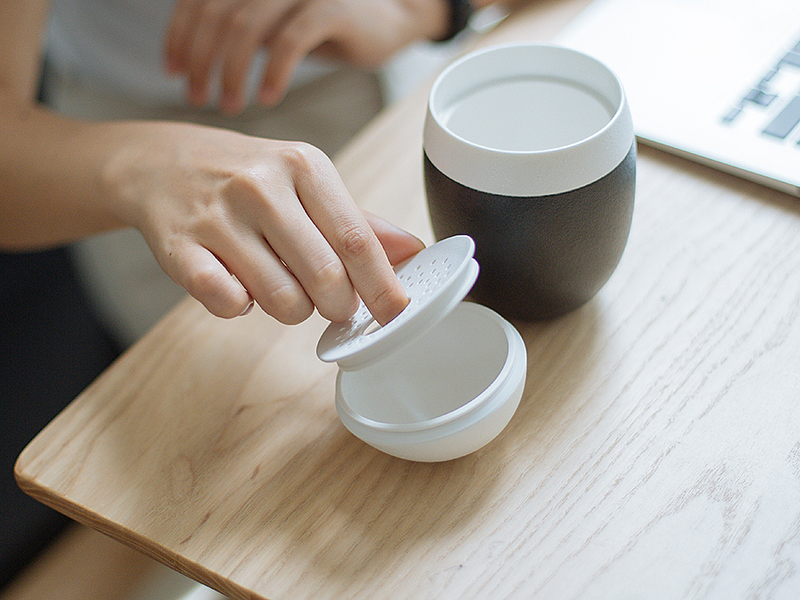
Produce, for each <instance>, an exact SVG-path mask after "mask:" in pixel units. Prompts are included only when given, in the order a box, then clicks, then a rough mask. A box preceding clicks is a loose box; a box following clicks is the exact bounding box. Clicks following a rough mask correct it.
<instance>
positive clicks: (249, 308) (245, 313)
mask: <svg viewBox="0 0 800 600" xmlns="http://www.w3.org/2000/svg"><path fill="white" fill-rule="evenodd" d="M255 305H256V301H255V300H250V304H248V305H247V308H245V309H244V311H243V312H242V314H240V315H239V316H240V317H244V316H247V315H249V314H250V313H251V312H253V307H254V306H255Z"/></svg>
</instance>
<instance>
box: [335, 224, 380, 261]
mask: <svg viewBox="0 0 800 600" xmlns="http://www.w3.org/2000/svg"><path fill="white" fill-rule="evenodd" d="M372 241H373V237H372V235H371V234H370V231H369V230H368V229H367V228H366V227H365V226H363V225H351V226H349V227H345V228H344V229H343V230H341V231H340V232H339V234H338V240H337V250H338V251H339V254H340V255H341V256H342V257H343V258H344V259H345V260H353V261H358V260H359V259H361V258H363V257H365V256H366V255H367V254H368V253H369V251H370V250H371V249H372Z"/></svg>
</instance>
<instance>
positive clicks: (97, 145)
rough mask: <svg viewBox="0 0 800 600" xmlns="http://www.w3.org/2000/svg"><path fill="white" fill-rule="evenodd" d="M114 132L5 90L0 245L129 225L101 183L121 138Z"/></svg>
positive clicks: (0, 127)
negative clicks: (39, 105)
mask: <svg viewBox="0 0 800 600" xmlns="http://www.w3.org/2000/svg"><path fill="white" fill-rule="evenodd" d="M114 130H115V127H114V126H113V125H112V124H107V125H99V124H93V123H82V122H78V121H71V120H68V119H65V118H63V117H60V116H58V115H55V114H53V113H51V112H49V111H47V110H45V109H43V108H40V107H38V106H36V105H34V104H28V103H23V102H21V101H19V100H18V99H16V98H15V97H13V96H12V95H11V94H7V93H2V92H0V131H3V132H4V133H3V135H2V136H0V198H1V199H2V200H1V201H0V248H2V249H8V250H25V249H35V248H42V247H47V246H52V245H56V244H61V243H65V242H70V241H73V240H76V239H78V238H81V237H85V236H87V235H91V234H94V233H98V232H101V231H105V230H109V229H112V228H117V227H121V226H123V225H124V224H125V223H124V222H123V221H122V220H121V218H120V214H119V207H118V206H114V205H113V204H112V202H111V198H110V197H109V194H108V190H107V186H106V185H105V183H104V170H105V169H106V165H107V162H108V159H109V157H111V156H113V155H114V154H115V152H117V150H118V148H120V147H121V143H122V141H123V140H121V139H120V133H121V132H115V131H114Z"/></svg>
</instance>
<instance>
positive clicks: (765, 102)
mask: <svg viewBox="0 0 800 600" xmlns="http://www.w3.org/2000/svg"><path fill="white" fill-rule="evenodd" d="M777 97H778V96H777V95H776V94H768V93H767V92H765V91H764V90H759V89H758V88H753V89H752V90H750V93H748V94H747V95H746V96H745V97H744V99H745V100H747V101H748V102H752V103H753V104H758V105H759V106H769V105H770V104H772V101H773V100H775V98H777Z"/></svg>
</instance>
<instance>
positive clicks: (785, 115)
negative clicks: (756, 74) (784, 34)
mask: <svg viewBox="0 0 800 600" xmlns="http://www.w3.org/2000/svg"><path fill="white" fill-rule="evenodd" d="M742 119H756V121H755V122H756V123H760V124H758V128H759V129H760V130H761V134H762V135H764V136H766V137H768V138H771V139H773V140H776V141H779V142H780V141H789V140H792V141H794V144H795V145H796V146H797V147H800V135H798V136H795V135H793V133H792V132H795V133H798V134H800V127H798V125H800V40H798V41H797V42H796V43H795V44H794V46H792V47H791V48H790V49H789V50H788V51H787V52H786V54H785V55H784V56H783V57H782V58H781V59H780V60H779V61H778V62H777V64H776V65H775V66H774V67H773V68H771V69H770V70H769V71H767V73H766V74H765V75H764V76H763V77H762V78H761V80H760V81H759V82H758V83H757V84H756V85H755V86H753V88H752V89H751V90H749V91H748V92H747V93H746V94H745V95H744V96H742V98H741V99H740V100H739V102H738V104H737V105H736V106H735V107H734V108H733V109H731V110H730V111H729V112H728V113H727V114H726V115H725V116H724V117H723V118H722V122H723V123H734V122H735V121H740V120H742ZM796 130H797V131H796ZM795 137H798V139H796V140H795V139H794V138H795Z"/></svg>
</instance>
